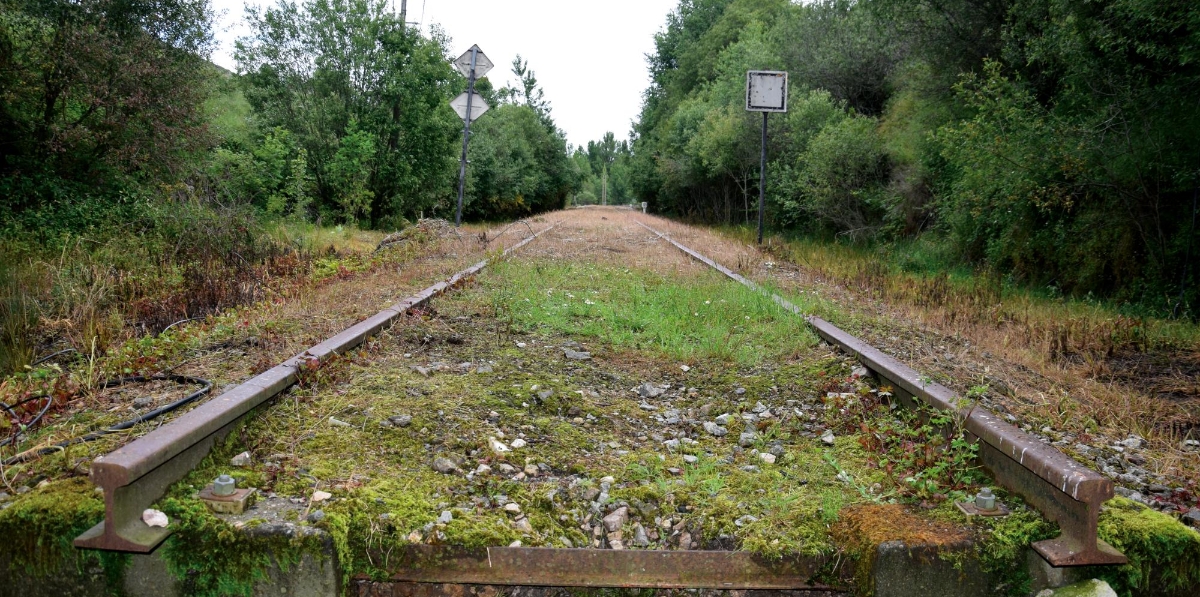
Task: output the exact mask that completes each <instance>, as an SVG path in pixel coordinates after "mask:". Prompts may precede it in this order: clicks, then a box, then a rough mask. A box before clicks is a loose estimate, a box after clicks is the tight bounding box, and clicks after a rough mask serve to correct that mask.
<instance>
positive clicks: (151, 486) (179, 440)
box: [75, 224, 555, 553]
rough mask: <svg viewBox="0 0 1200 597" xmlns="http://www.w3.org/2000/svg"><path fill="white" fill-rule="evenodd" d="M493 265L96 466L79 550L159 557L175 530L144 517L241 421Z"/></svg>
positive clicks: (369, 322)
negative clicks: (98, 501)
mask: <svg viewBox="0 0 1200 597" xmlns="http://www.w3.org/2000/svg"><path fill="white" fill-rule="evenodd" d="M554 226H555V225H554V224H551V225H550V226H548V227H546V228H545V229H543V230H542V231H541V232H538V233H536V234H534V235H532V236H530V237H528V238H525V239H524V240H522V241H521V242H519V243H517V244H515V245H513V246H512V247H509V248H508V249H505V251H504V253H503V255H508V254H509V253H511V252H513V251H515V250H517V249H519V248H521V247H523V246H525V245H526V244H529V243H530V242H532V241H533V240H534V239H535V238H537V237H538V236H541V235H542V234H544V233H545V232H547V231H548V230H550V229H552V228H554ZM487 265H488V260H487V259H484V260H483V261H480V262H479V263H476V264H475V265H472V266H471V267H469V268H467V269H465V270H463V271H461V272H458V273H456V274H454V275H453V276H451V277H450V278H449V279H447V280H445V281H443V282H438V283H437V284H434V285H433V286H430V287H429V288H426V289H425V290H422V291H421V292H419V293H417V294H415V295H413V296H410V297H408V298H406V299H404V300H402V301H400V302H398V303H396V304H395V305H392V306H391V307H388V308H386V309H384V310H383V311H380V312H379V313H377V314H376V315H374V316H372V317H369V318H367V319H365V320H363V321H360V322H359V323H357V324H355V325H353V326H351V327H350V328H348V329H346V330H345V331H343V332H341V333H339V334H337V335H335V336H333V337H332V338H329V339H328V340H325V341H324V342H321V343H320V344H317V345H316V346H313V347H312V348H309V349H308V350H306V351H304V352H303V353H301V354H299V355H297V356H295V357H292V358H290V359H288V360H286V361H284V362H283V363H281V364H279V365H277V366H275V367H274V368H272V369H269V370H268V371H266V372H265V373H262V374H260V375H258V376H256V377H254V378H251V379H250V380H249V381H246V382H245V383H242V384H241V385H239V386H237V387H235V388H233V389H232V390H229V391H228V392H225V393H224V394H221V395H220V396H217V397H216V398H213V399H211V400H209V401H207V402H205V403H204V404H202V405H200V406H198V407H196V408H195V409H192V410H191V411H189V412H187V413H185V414H183V415H181V416H180V417H179V418H177V419H175V420H174V421H171V422H170V423H167V424H166V425H163V426H162V427H159V428H157V429H155V430H153V431H151V432H150V433H147V434H146V435H144V436H142V437H140V438H138V439H136V440H134V441H132V442H130V443H128V444H126V445H124V446H122V447H120V448H118V449H116V450H114V451H113V452H111V453H109V454H107V455H105V456H101V457H100V458H97V459H96V460H94V461H93V462H92V470H91V478H92V481H93V482H94V483H96V485H98V486H100V487H101V488H102V489H103V490H104V506H105V512H104V521H102V522H100V523H98V524H97V525H96V526H94V527H92V528H91V529H88V530H87V531H86V532H84V533H83V534H82V535H80V536H79V537H76V538H75V546H76V547H80V548H87V549H101V550H108V551H125V552H133V553H149V552H151V551H153V550H154V548H156V547H158V545H159V544H160V543H162V542H163V540H164V539H166V538H167V536H168V535H170V534H171V530H170V529H169V528H160V527H151V526H148V525H146V524H145V523H144V522H142V518H141V517H142V511H143V510H145V509H146V508H148V507H150V505H151V504H153V503H154V502H155V501H156V500H158V499H159V498H160V497H162V495H163V494H164V493H166V490H167V488H168V487H169V486H170V485H171V484H172V483H174V482H176V481H178V480H179V479H181V478H183V476H184V475H186V474H187V473H188V472H189V471H191V470H192V469H193V468H195V467H196V465H197V464H199V463H200V461H201V460H202V459H203V458H204V457H205V456H206V455H207V454H208V452H209V451H210V450H211V449H212V447H213V445H214V444H215V443H216V442H217V441H219V440H220V439H221V438H223V437H224V436H225V435H226V434H228V432H229V431H230V430H231V429H232V428H233V426H234V425H235V424H236V423H237V421H238V420H239V419H241V418H242V417H243V416H244V415H246V414H247V413H249V412H250V411H251V410H252V409H254V408H255V407H256V406H258V405H260V404H262V403H263V402H265V401H266V400H267V399H268V398H271V397H273V396H275V395H276V394H279V393H280V392H282V391H283V390H285V389H287V388H288V387H290V386H291V385H292V384H294V383H296V379H297V371H298V369H299V367H300V366H302V365H305V364H307V363H310V362H312V361H313V360H316V361H317V362H322V361H324V360H326V359H328V358H329V357H330V355H334V354H337V353H342V352H345V351H347V350H350V349H352V348H354V347H356V346H358V345H360V344H362V343H363V342H364V341H365V340H366V339H367V338H369V337H371V336H373V335H375V334H376V333H378V332H379V331H380V330H383V329H385V328H388V327H390V326H391V325H392V323H394V322H395V320H396V319H397V318H399V317H400V316H402V315H404V314H405V313H408V312H409V311H411V310H412V309H413V308H415V307H419V306H421V305H424V304H425V303H427V302H429V300H430V299H432V298H434V297H436V296H439V295H441V294H443V293H445V292H447V291H449V290H451V289H453V288H455V287H457V286H458V285H459V284H461V283H463V282H464V281H465V280H467V279H469V278H471V277H472V276H474V275H475V274H477V273H479V272H480V271H481V270H482V269H483V268H485V267H487Z"/></svg>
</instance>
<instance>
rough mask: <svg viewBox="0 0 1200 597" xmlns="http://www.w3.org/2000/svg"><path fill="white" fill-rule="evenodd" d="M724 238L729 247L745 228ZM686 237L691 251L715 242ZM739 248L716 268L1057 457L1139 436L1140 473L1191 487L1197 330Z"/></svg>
mask: <svg viewBox="0 0 1200 597" xmlns="http://www.w3.org/2000/svg"><path fill="white" fill-rule="evenodd" d="M722 234H723V235H725V236H727V237H728V239H729V240H728V241H727V243H730V242H732V243H736V241H737V240H738V239H742V240H745V239H747V238H749V234H750V231H748V230H743V231H737V232H724V233H722ZM710 235H711V233H710ZM695 236H696V241H695V242H696V244H691V245H689V246H692V247H705V246H706V244H705V243H709V242H711V241H709V239H708V238H707V237H706V236H705V235H702V234H696V235H695ZM680 238H681V240H682V237H680ZM685 244H688V243H686V242H685ZM711 246H719V245H717V244H713V245H711ZM726 246H728V245H726ZM738 246H740V247H742V248H743V251H741V252H738V251H732V252H729V253H728V255H729V256H728V257H727V258H726V260H725V261H724V263H726V264H727V265H732V260H733V259H737V260H739V263H743V262H744V263H748V264H749V265H748V266H747V267H743V268H741V271H742V273H743V274H744V275H747V276H748V277H750V278H751V279H754V280H756V281H759V282H760V283H764V284H767V285H770V286H774V287H777V288H780V289H782V290H783V291H784V292H785V293H787V294H790V295H792V296H800V295H802V293H803V295H806V296H810V297H811V296H812V295H814V294H817V295H820V297H821V298H822V299H823V301H822V303H821V304H823V306H822V307H819V310H818V314H819V315H821V316H823V317H826V318H828V319H831V320H832V321H834V323H836V324H837V325H839V326H842V327H844V328H845V329H847V330H848V331H850V332H852V333H855V334H856V335H859V336H861V337H863V338H864V339H865V340H867V341H868V342H870V343H871V344H873V345H875V346H877V347H879V348H880V349H882V350H884V351H885V352H888V353H890V354H892V355H893V356H896V357H897V358H900V359H901V360H903V361H905V362H906V363H908V364H909V365H910V366H912V367H914V368H916V369H917V370H918V371H921V372H922V373H924V374H927V375H929V376H930V377H932V378H934V379H936V380H938V381H939V382H941V383H943V384H944V385H946V386H948V387H950V388H952V389H954V390H956V391H959V392H966V391H968V390H969V389H971V388H974V387H979V386H987V387H988V389H989V392H988V398H989V400H988V405H989V406H990V407H992V408H993V409H994V410H997V411H1000V412H1001V413H1005V414H1011V415H1012V416H1014V417H1016V420H1017V423H1018V424H1020V425H1024V426H1025V427H1026V428H1027V429H1028V430H1031V431H1033V432H1035V433H1042V434H1043V435H1045V436H1047V437H1048V439H1050V440H1053V441H1055V442H1057V443H1058V445H1059V446H1060V448H1062V449H1064V450H1066V451H1068V452H1071V451H1072V450H1073V447H1074V444H1076V443H1085V444H1089V445H1093V446H1094V445H1106V444H1109V443H1111V442H1113V441H1117V440H1121V439H1124V438H1126V437H1127V436H1129V435H1130V434H1136V435H1140V436H1142V437H1144V438H1145V439H1146V440H1147V441H1148V443H1149V448H1148V449H1147V450H1146V452H1145V454H1143V456H1145V458H1146V462H1145V463H1144V464H1143V465H1142V466H1143V468H1145V469H1146V470H1147V471H1149V472H1150V473H1152V474H1154V475H1158V476H1161V477H1162V478H1163V479H1162V480H1163V482H1164V483H1165V484H1168V485H1174V486H1187V485H1188V484H1189V483H1200V453H1197V452H1196V451H1187V450H1184V449H1183V447H1182V441H1183V440H1184V439H1187V438H1197V439H1200V347H1197V345H1196V338H1197V337H1198V332H1197V330H1196V328H1195V326H1194V325H1190V324H1187V323H1181V322H1174V321H1152V320H1135V319H1131V318H1128V317H1124V316H1121V315H1118V314H1115V313H1113V312H1111V311H1109V310H1106V309H1105V308H1103V307H1101V306H1099V305H1094V304H1086V303H1080V302H1069V301H1058V300H1050V299H1043V298H1039V297H1036V296H1032V295H1030V294H1028V293H1019V292H1005V291H1003V290H1002V289H1001V288H1000V286H998V285H996V284H993V283H988V282H987V281H986V280H984V281H976V282H971V283H963V282H961V281H956V280H953V279H951V278H949V277H948V276H946V275H940V276H925V277H922V276H920V275H916V274H909V273H904V272H894V271H891V270H890V269H889V268H888V267H886V266H885V265H884V264H883V262H882V261H881V260H880V259H879V258H877V257H874V256H871V255H868V254H864V253H862V252H855V251H849V250H845V249H844V248H839V247H824V246H821V245H816V244H813V243H806V244H803V245H799V244H791V245H789V244H787V243H784V242H783V241H781V240H780V239H778V238H773V239H768V242H767V243H766V246H765V247H764V251H763V252H760V253H758V256H757V257H748V256H746V254H745V251H746V250H752V249H751V248H750V247H748V246H747V245H744V244H742V245H738ZM701 250H702V251H704V250H705V249H701ZM756 252H757V251H756ZM718 261H722V260H721V259H720V258H718ZM1046 428H1049V429H1048V430H1047V431H1045V432H1044V433H1043V431H1042V430H1043V429H1046ZM1084 461H1085V462H1087V463H1088V464H1089V465H1092V466H1094V465H1095V464H1094V462H1091V460H1090V458H1085V459H1084ZM1135 489H1138V488H1135Z"/></svg>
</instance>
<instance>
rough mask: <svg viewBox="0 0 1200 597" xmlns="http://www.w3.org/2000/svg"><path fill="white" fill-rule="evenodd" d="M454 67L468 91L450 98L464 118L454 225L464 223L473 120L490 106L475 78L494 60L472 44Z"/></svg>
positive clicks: (455, 108) (486, 69)
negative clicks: (477, 89) (468, 148)
mask: <svg viewBox="0 0 1200 597" xmlns="http://www.w3.org/2000/svg"><path fill="white" fill-rule="evenodd" d="M454 67H455V68H457V69H458V72H461V73H462V74H463V75H464V76H466V77H467V91H466V93H463V94H461V95H459V96H458V97H456V98H454V99H452V100H450V105H451V106H453V107H454V111H455V112H457V113H458V115H459V116H460V117H461V118H462V119H463V146H462V157H461V158H459V160H458V208H457V209H456V210H455V212H454V225H455V226H461V225H462V212H463V193H464V191H465V190H466V186H467V145H468V144H469V143H470V141H471V121H472V120H475V119H476V118H479V117H480V116H482V115H483V113H484V112H487V111H488V109H489V108H490V106H488V105H487V102H485V101H483V98H481V97H479V96H478V95H476V94H475V80H476V79H478V78H479V77H482V76H483V75H486V74H487V73H488V71H490V70H492V61H491V60H488V57H487V56H486V55H485V54H484V53H483V51H482V50H480V49H479V46H471V49H470V50H467V52H466V53H465V54H463V55H462V56H459V57H458V60H455V61H454Z"/></svg>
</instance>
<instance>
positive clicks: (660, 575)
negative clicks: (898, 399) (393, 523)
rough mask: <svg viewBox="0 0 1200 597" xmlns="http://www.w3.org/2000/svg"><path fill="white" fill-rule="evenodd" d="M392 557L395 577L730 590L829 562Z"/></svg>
mask: <svg viewBox="0 0 1200 597" xmlns="http://www.w3.org/2000/svg"><path fill="white" fill-rule="evenodd" d="M378 555H379V556H380V558H377V559H376V561H382V558H383V554H378ZM397 555H398V557H397ZM391 560H392V563H391V564H390V565H388V568H389V571H390V573H391V579H392V580H394V581H407V582H421V583H456V584H457V583H465V584H486V585H525V586H552V587H642V588H674V589H703V588H708V589H730V590H735V589H737V590H742V589H807V588H816V587H818V586H820V585H815V584H814V583H813V578H814V577H815V576H816V575H817V572H818V571H819V570H821V568H822V567H823V566H825V564H826V563H827V558H824V557H821V556H812V557H802V556H797V557H791V558H782V559H779V560H768V559H766V558H762V557H759V556H756V555H753V554H749V553H746V552H739V551H652V550H611V549H564V548H534V547H491V548H462V547H451V546H443V545H414V546H409V547H406V548H404V550H403V552H402V553H400V554H395V553H393V554H392V557H391Z"/></svg>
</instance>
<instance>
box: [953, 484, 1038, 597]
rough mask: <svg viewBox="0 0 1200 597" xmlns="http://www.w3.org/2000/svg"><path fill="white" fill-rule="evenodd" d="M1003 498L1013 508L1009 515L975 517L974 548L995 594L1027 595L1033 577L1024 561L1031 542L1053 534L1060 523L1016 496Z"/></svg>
mask: <svg viewBox="0 0 1200 597" xmlns="http://www.w3.org/2000/svg"><path fill="white" fill-rule="evenodd" d="M1001 495H1002V496H1003V494H1001ZM1004 502H1005V503H1006V504H1009V505H1010V506H1011V507H1012V510H1013V511H1012V513H1011V514H1009V515H1008V516H1003V517H996V518H992V517H984V516H976V517H973V518H972V520H973V521H974V522H975V526H976V531H977V535H976V536H977V540H976V543H975V549H976V551H977V553H978V554H979V563H980V565H981V566H982V567H983V570H984V572H986V573H987V574H988V576H989V578H991V579H992V582H993V590H994V591H995V592H996V594H999V595H1014V596H1015V595H1027V594H1029V590H1030V583H1031V582H1032V581H1033V579H1032V578H1031V577H1030V575H1029V567H1028V566H1026V565H1025V558H1026V555H1027V554H1028V551H1029V545H1030V544H1031V543H1034V542H1035V541H1042V540H1044V539H1050V538H1052V537H1054V536H1055V535H1057V534H1058V527H1057V525H1055V524H1053V523H1051V522H1048V521H1047V520H1046V519H1045V518H1043V517H1042V515H1041V514H1038V513H1037V512H1036V511H1034V510H1031V509H1029V508H1027V507H1026V506H1024V505H1023V504H1020V503H1018V500H1017V499H1016V498H1007V499H1004Z"/></svg>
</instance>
